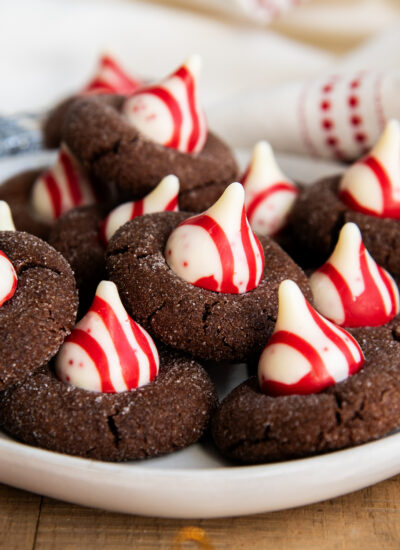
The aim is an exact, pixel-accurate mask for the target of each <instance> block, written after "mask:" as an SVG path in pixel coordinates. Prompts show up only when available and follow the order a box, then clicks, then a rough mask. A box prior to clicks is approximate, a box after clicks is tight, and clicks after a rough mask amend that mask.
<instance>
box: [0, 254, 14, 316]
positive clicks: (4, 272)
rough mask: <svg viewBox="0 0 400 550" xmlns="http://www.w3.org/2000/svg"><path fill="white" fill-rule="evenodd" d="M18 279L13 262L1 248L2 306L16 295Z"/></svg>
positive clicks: (0, 299)
mask: <svg viewBox="0 0 400 550" xmlns="http://www.w3.org/2000/svg"><path fill="white" fill-rule="evenodd" d="M17 281H18V278H17V274H16V272H15V269H14V266H13V264H12V263H11V262H10V260H9V259H8V257H7V256H6V255H5V254H4V252H2V251H1V250H0V307H1V306H2V305H3V304H4V302H7V300H9V299H10V298H12V297H13V296H14V293H15V291H16V289H17Z"/></svg>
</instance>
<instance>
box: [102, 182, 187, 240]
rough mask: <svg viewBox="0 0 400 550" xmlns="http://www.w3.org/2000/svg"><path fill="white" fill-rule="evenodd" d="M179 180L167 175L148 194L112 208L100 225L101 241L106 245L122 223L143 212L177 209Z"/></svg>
mask: <svg viewBox="0 0 400 550" xmlns="http://www.w3.org/2000/svg"><path fill="white" fill-rule="evenodd" d="M178 193H179V180H178V178H177V177H176V176H173V175H169V176H166V177H165V178H163V179H162V180H161V181H160V183H159V184H158V185H157V187H155V188H154V189H153V191H151V192H150V193H149V194H148V195H146V196H145V197H143V199H140V200H138V201H134V202H126V203H124V204H121V205H120V206H117V208H114V210H112V211H111V212H110V213H109V214H108V216H107V218H106V219H105V220H104V222H103V223H102V225H101V229H100V235H101V239H102V241H103V243H104V244H105V245H108V242H109V240H110V239H111V237H112V236H113V235H114V233H115V232H116V231H117V229H119V228H120V227H121V226H122V225H124V224H125V223H126V222H128V221H129V220H133V219H134V218H137V217H138V216H142V215H143V214H151V213H152V212H167V211H171V212H177V211H178Z"/></svg>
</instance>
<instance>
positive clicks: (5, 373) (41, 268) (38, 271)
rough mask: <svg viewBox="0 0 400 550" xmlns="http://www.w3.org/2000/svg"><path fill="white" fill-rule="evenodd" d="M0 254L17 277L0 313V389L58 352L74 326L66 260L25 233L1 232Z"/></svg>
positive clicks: (72, 287) (71, 280)
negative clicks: (0, 251)
mask: <svg viewBox="0 0 400 550" xmlns="http://www.w3.org/2000/svg"><path fill="white" fill-rule="evenodd" d="M0 250H2V251H3V252H4V254H6V256H7V257H8V258H9V260H10V261H11V263H12V265H13V266H14V269H15V271H16V274H17V277H18V283H17V288H16V291H15V294H14V295H13V296H12V298H11V299H9V300H7V301H6V302H5V303H4V304H3V305H2V306H1V307H0V389H4V388H6V387H7V386H9V385H11V384H15V383H16V382H18V381H20V380H23V379H24V378H26V377H27V376H28V374H30V373H31V372H33V371H35V370H36V369H37V368H39V367H40V366H41V365H43V364H44V363H46V361H49V359H50V358H51V357H52V356H53V355H54V354H55V353H56V352H57V350H58V348H59V347H60V345H61V344H62V343H63V341H64V339H65V337H66V336H67V335H68V334H69V333H70V331H71V328H72V326H73V324H74V322H75V317H76V311H77V307H78V298H77V292H76V287H75V280H74V277H73V274H72V271H71V268H70V266H69V265H68V263H67V262H66V260H65V259H64V258H63V257H62V256H61V254H59V253H58V252H56V251H55V250H54V248H52V247H51V246H49V245H48V244H47V243H45V242H43V241H42V240H40V239H38V238H37V237H34V236H33V235H29V234H27V233H21V232H15V231H0Z"/></svg>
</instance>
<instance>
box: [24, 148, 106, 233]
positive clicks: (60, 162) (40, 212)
mask: <svg viewBox="0 0 400 550" xmlns="http://www.w3.org/2000/svg"><path fill="white" fill-rule="evenodd" d="M95 202H96V195H95V192H94V189H93V186H92V184H91V182H90V180H89V177H88V176H87V174H86V172H85V170H84V169H83V168H82V166H81V165H80V164H79V163H78V161H77V160H76V158H75V157H74V156H73V154H72V153H71V151H70V150H69V148H68V147H67V145H66V144H65V143H62V144H61V146H60V150H59V154H58V157H57V160H56V162H55V163H54V165H53V166H52V167H51V168H49V170H46V171H45V172H43V173H42V174H41V175H40V176H39V178H38V179H37V180H36V182H35V183H34V185H33V189H32V195H31V204H32V208H33V211H34V212H35V214H36V215H37V216H38V218H40V219H41V220H43V221H44V222H47V223H52V222H54V221H55V220H56V219H58V218H59V217H60V216H61V214H63V213H64V212H67V211H68V210H70V209H71V208H75V207H77V206H84V205H88V204H94V203H95Z"/></svg>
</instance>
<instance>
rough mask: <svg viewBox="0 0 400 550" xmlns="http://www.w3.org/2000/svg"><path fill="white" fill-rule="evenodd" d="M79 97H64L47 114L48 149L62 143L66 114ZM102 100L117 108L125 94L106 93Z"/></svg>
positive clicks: (44, 133)
mask: <svg viewBox="0 0 400 550" xmlns="http://www.w3.org/2000/svg"><path fill="white" fill-rule="evenodd" d="M77 97H78V96H71V97H68V98H66V99H64V100H63V101H61V103H59V104H58V105H56V106H55V107H54V108H53V109H51V111H50V112H49V113H48V115H47V116H46V118H45V120H44V122H43V128H42V131H43V140H44V145H45V147H46V148H47V149H56V148H57V147H58V146H59V145H60V143H61V141H62V130H63V125H64V120H65V117H66V114H67V112H68V109H69V108H70V107H71V105H72V103H73V102H74V101H75V100H76V99H77ZM102 101H103V102H105V103H106V104H108V105H112V106H115V108H119V107H120V105H121V103H122V101H123V96H121V95H118V94H104V95H102Z"/></svg>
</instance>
